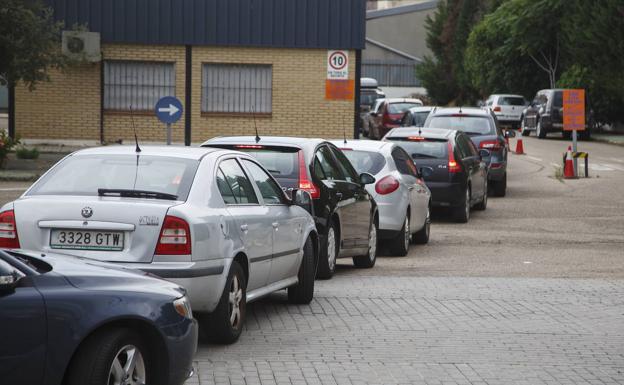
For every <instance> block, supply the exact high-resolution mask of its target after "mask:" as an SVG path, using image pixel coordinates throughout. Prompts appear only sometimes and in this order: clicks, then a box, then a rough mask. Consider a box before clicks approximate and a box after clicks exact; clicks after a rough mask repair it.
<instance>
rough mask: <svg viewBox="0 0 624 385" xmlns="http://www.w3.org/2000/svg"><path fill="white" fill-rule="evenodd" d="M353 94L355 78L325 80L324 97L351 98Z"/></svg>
mask: <svg viewBox="0 0 624 385" xmlns="http://www.w3.org/2000/svg"><path fill="white" fill-rule="evenodd" d="M354 96H355V80H353V79H350V80H332V79H327V80H325V99H327V100H353V97H354Z"/></svg>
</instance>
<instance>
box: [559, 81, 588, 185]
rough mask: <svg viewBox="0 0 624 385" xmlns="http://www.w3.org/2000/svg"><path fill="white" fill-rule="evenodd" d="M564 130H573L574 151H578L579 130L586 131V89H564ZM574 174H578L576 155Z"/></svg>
mask: <svg viewBox="0 0 624 385" xmlns="http://www.w3.org/2000/svg"><path fill="white" fill-rule="evenodd" d="M563 130H564V131H572V151H573V152H574V153H575V154H576V153H577V152H578V146H577V145H578V131H585V130H586V127H585V90H583V89H580V90H564V91H563ZM574 175H578V160H577V159H576V157H574Z"/></svg>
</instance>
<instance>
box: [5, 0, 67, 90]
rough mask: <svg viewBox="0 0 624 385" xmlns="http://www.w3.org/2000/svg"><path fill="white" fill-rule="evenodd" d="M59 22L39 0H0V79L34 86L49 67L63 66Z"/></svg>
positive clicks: (43, 78)
mask: <svg viewBox="0 0 624 385" xmlns="http://www.w3.org/2000/svg"><path fill="white" fill-rule="evenodd" d="M61 26H62V23H57V22H54V21H53V18H52V10H51V9H50V8H49V7H46V6H45V5H43V3H41V2H40V1H38V0H0V52H1V54H0V83H2V84H3V85H9V87H11V86H14V85H15V84H17V82H19V81H22V82H24V83H25V84H26V85H27V86H28V87H29V88H30V89H33V88H34V87H35V85H36V84H37V83H38V82H41V81H47V80H49V75H48V69H49V68H59V67H63V65H64V63H65V61H64V58H63V55H62V54H61V49H60V48H61V40H60V37H61V35H60V30H61Z"/></svg>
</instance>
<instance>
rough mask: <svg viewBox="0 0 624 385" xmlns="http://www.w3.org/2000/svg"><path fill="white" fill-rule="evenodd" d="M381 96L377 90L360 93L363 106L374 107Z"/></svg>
mask: <svg viewBox="0 0 624 385" xmlns="http://www.w3.org/2000/svg"><path fill="white" fill-rule="evenodd" d="M378 98H379V95H377V92H375V91H372V92H371V91H362V93H361V94H360V104H361V105H363V106H369V107H372V106H373V104H375V101H376V100H377V99H378Z"/></svg>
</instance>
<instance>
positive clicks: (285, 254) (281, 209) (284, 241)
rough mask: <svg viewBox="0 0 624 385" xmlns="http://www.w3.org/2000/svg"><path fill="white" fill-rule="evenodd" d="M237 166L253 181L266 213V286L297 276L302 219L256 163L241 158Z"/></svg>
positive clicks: (275, 184) (276, 184)
mask: <svg viewBox="0 0 624 385" xmlns="http://www.w3.org/2000/svg"><path fill="white" fill-rule="evenodd" d="M241 163H242V164H243V166H245V169H246V170H247V171H248V172H249V176H250V177H251V179H252V180H253V181H254V182H255V184H256V187H257V189H258V193H259V194H260V196H262V200H263V204H264V207H266V208H267V210H268V217H270V218H271V226H272V228H273V258H272V262H271V272H270V274H269V281H268V284H271V283H274V282H278V281H281V280H283V279H287V278H291V277H294V276H296V275H297V273H298V271H299V264H300V259H301V254H300V247H301V245H302V244H303V240H302V226H303V217H302V216H301V215H297V214H295V213H294V211H295V210H296V209H294V207H292V206H291V205H290V204H288V201H287V199H286V196H285V195H284V192H283V191H282V188H281V187H280V186H279V184H278V183H277V182H276V181H275V180H274V179H273V177H272V176H270V175H269V174H268V173H267V172H266V171H264V170H263V169H262V167H260V166H259V165H258V164H257V163H255V162H253V161H251V160H249V159H242V160H241Z"/></svg>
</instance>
